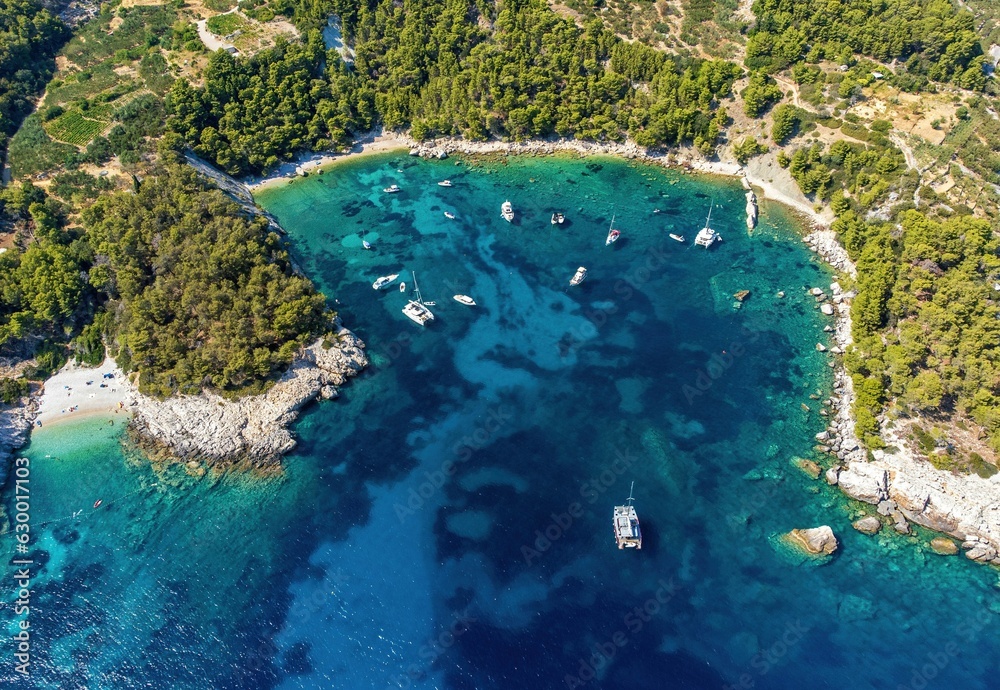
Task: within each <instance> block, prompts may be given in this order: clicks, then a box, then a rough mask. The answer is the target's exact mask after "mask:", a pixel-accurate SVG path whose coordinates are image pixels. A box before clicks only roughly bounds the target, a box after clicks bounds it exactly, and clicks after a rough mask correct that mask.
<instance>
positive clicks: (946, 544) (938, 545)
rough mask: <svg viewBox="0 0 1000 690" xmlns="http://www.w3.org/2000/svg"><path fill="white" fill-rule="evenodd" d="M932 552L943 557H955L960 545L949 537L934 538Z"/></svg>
mask: <svg viewBox="0 0 1000 690" xmlns="http://www.w3.org/2000/svg"><path fill="white" fill-rule="evenodd" d="M931 550H932V551H933V552H934V553H939V554H941V555H942V556H954V555H955V554H956V553H958V544H956V543H955V542H953V541H952V540H951V539H949V538H948V537H934V538H933V539H931Z"/></svg>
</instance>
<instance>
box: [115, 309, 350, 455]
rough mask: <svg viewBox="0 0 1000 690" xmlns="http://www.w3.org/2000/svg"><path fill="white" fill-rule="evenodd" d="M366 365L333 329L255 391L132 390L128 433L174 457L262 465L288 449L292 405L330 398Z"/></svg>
mask: <svg viewBox="0 0 1000 690" xmlns="http://www.w3.org/2000/svg"><path fill="white" fill-rule="evenodd" d="M367 363H368V360H367V358H366V357H365V354H364V343H362V342H361V340H360V339H359V338H358V337H357V336H355V335H354V334H353V333H351V332H350V331H348V330H346V329H341V330H340V331H339V332H338V333H337V335H336V338H335V342H333V343H332V346H331V347H329V348H326V347H324V343H323V340H322V339H321V340H318V341H317V342H315V343H313V345H311V346H310V347H308V348H306V350H305V351H304V352H303V353H302V354H301V355H300V356H299V357H297V358H296V359H295V361H294V362H293V363H292V365H291V366H290V367H289V369H288V371H287V372H285V374H284V375H283V376H282V377H281V379H280V380H279V381H278V382H277V383H275V384H274V385H273V386H272V387H271V388H270V389H269V390H268V391H267V392H266V393H263V394H261V395H252V396H247V397H244V398H240V399H239V400H226V399H224V398H222V397H220V396H218V395H215V394H213V393H208V392H203V393H201V394H199V395H193V396H189V395H186V396H175V397H172V398H168V399H166V400H156V399H154V398H150V397H149V396H146V395H142V394H140V393H135V392H133V393H132V394H130V396H129V402H128V404H127V406H128V408H129V410H130V411H131V412H132V413H133V417H132V422H131V430H132V432H133V433H134V434H135V435H136V436H137V438H138V440H139V441H140V443H142V444H144V445H150V444H152V445H153V446H155V447H159V448H162V449H165V450H166V451H167V452H169V454H170V455H172V456H174V457H176V458H178V459H181V460H185V461H189V460H198V461H204V462H206V463H208V464H225V463H230V462H236V461H247V462H249V463H250V464H251V465H253V466H264V465H268V464H271V463H274V462H276V461H277V460H278V459H280V457H281V456H282V455H283V454H285V453H287V452H288V451H289V450H291V449H292V448H293V447H295V439H294V438H293V437H292V434H291V432H290V431H289V429H288V427H289V425H290V424H291V423H292V422H293V421H294V420H295V419H296V417H298V411H299V409H301V407H302V406H303V405H305V404H306V403H307V402H309V401H311V400H314V399H315V398H316V397H317V396H322V397H324V398H331V397H335V396H336V395H337V391H336V387H337V386H341V385H343V384H344V382H345V381H346V380H347V379H348V378H349V377H351V376H355V375H356V374H358V373H359V372H360V371H361V370H362V368H364V367H365V366H366V365H367Z"/></svg>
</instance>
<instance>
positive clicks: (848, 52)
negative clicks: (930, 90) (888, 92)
mask: <svg viewBox="0 0 1000 690" xmlns="http://www.w3.org/2000/svg"><path fill="white" fill-rule="evenodd" d="M753 13H754V17H756V20H757V22H756V24H755V26H754V28H753V30H752V32H751V34H750V37H749V39H748V40H747V46H746V65H747V66H748V67H750V68H751V69H766V70H768V71H772V72H774V71H778V70H783V69H786V68H788V67H791V66H793V65H795V64H796V63H799V62H802V61H805V62H809V63H817V62H819V61H821V60H831V61H836V62H839V63H840V64H845V65H847V64H852V63H853V62H854V60H855V56H856V55H864V56H867V57H870V58H874V59H876V60H879V61H881V62H885V63H889V62H893V61H898V62H899V63H902V64H900V65H899V67H898V69H894V70H893V71H894V72H896V71H899V72H900V73H901V74H902V75H904V76H901V78H900V82H901V85H903V86H905V87H907V88H909V89H910V90H918V89H920V88H921V87H922V86H924V85H926V83H927V82H928V80H930V81H940V82H953V83H955V84H957V85H959V86H961V87H963V88H966V89H982V88H983V87H984V85H985V83H986V77H985V75H984V73H983V62H984V58H983V50H982V47H981V46H980V44H979V38H978V37H977V36H976V32H975V25H974V20H973V16H972V14H971V13H970V12H967V11H956V8H955V7H954V6H953V5H952V4H951V3H950V2H948V0H919V1H918V2H911V1H910V0H885V1H883V2H870V1H869V0H805V1H803V0H756V1H755V2H754V4H753Z"/></svg>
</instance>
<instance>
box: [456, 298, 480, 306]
mask: <svg viewBox="0 0 1000 690" xmlns="http://www.w3.org/2000/svg"><path fill="white" fill-rule="evenodd" d="M455 301H456V302H460V303H462V304H464V305H465V306H467V307H474V306H476V300H474V299H472V298H471V297H469V296H468V295H455Z"/></svg>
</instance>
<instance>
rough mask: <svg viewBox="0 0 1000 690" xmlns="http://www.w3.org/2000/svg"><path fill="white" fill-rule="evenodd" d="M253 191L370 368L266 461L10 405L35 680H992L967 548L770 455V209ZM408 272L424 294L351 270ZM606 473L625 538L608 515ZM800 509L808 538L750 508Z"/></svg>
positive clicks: (737, 203)
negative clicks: (957, 549) (741, 294)
mask: <svg viewBox="0 0 1000 690" xmlns="http://www.w3.org/2000/svg"><path fill="white" fill-rule="evenodd" d="M443 179H450V180H452V182H453V184H454V186H453V187H450V188H443V187H439V186H438V185H437V184H436V182H438V181H440V180H443ZM390 184H398V185H399V186H400V187H401V188H402V191H401V192H400V193H398V194H393V195H387V194H384V193H382V191H381V190H382V188H384V187H387V186H389V185H390ZM506 199H509V200H510V201H511V202H512V204H513V205H514V209H515V211H516V213H517V218H516V220H515V222H514V223H512V224H508V223H506V222H504V221H503V220H502V219H501V218H500V214H499V211H500V204H501V203H502V202H503V201H504V200H506ZM259 201H260V203H261V204H262V205H263V206H264V207H265V208H267V209H268V210H269V211H271V212H272V213H274V214H275V215H276V216H277V217H278V219H279V220H280V221H281V223H282V225H283V226H284V227H285V228H286V229H287V230H288V233H289V239H290V242H291V246H292V249H293V254H294V256H295V258H296V261H297V262H298V264H299V265H300V266H301V267H302V269H303V270H304V271H305V272H306V273H307V274H308V275H309V276H310V277H312V278H313V279H314V280H316V281H317V283H318V284H319V285H320V287H321V288H322V289H323V291H324V292H325V293H326V294H327V295H328V296H329V297H330V301H331V306H333V307H334V308H335V309H337V310H338V311H339V312H340V314H341V315H342V317H343V320H344V322H345V323H346V324H347V325H348V326H350V327H351V328H353V329H354V330H355V331H356V332H357V333H358V334H359V335H360V336H361V337H362V338H363V339H364V340H365V342H366V343H367V345H368V352H369V356H370V358H371V360H372V363H373V364H372V367H371V368H370V369H369V370H368V371H366V372H365V374H363V375H362V376H361V377H360V378H359V379H357V380H355V381H353V382H352V383H351V384H350V385H348V386H346V387H345V388H344V389H343V390H342V395H341V397H340V399H339V400H337V401H333V402H325V403H321V404H318V405H314V406H312V407H310V408H308V409H307V411H305V413H304V414H303V416H302V417H301V419H300V420H299V422H298V423H297V424H296V433H297V436H298V438H299V446H298V448H297V449H296V450H295V452H294V453H293V454H292V455H291V456H290V457H289V458H288V459H287V461H286V463H285V471H284V472H283V473H282V474H281V475H280V476H273V477H252V476H247V475H234V474H229V475H225V476H223V477H215V478H213V477H205V478H201V479H197V478H194V477H190V476H188V475H187V474H186V473H185V472H184V471H183V468H179V467H167V468H160V467H152V468H151V467H150V466H149V465H148V463H145V462H143V461H142V460H141V459H140V458H137V457H136V456H135V455H134V454H132V453H126V452H124V451H123V450H122V444H121V442H120V438H119V436H118V435H117V434H118V433H119V431H120V427H119V426H118V425H115V426H114V427H111V426H108V425H107V420H101V419H92V420H85V421H83V422H81V423H80V424H79V425H78V426H73V425H71V424H65V425H62V426H59V427H54V428H52V429H51V430H49V429H43V430H41V432H39V433H38V434H36V436H35V438H34V439H33V441H32V444H31V446H30V447H29V448H28V449H27V451H26V455H27V456H28V457H29V458H30V459H31V462H32V465H31V466H32V475H31V477H32V479H31V481H32V491H33V494H34V497H35V498H34V499H33V508H32V511H33V515H32V519H33V523H34V524H36V525H37V528H36V532H35V537H36V542H35V550H34V552H33V558H35V559H37V561H38V562H39V563H40V564H42V565H41V566H40V567H39V568H38V572H37V574H36V576H35V592H34V594H33V597H34V599H35V601H36V602H37V605H38V608H37V610H33V613H32V614H31V616H32V625H33V626H34V627H35V629H36V633H35V634H36V637H35V638H34V640H35V644H36V647H35V650H36V651H35V654H36V656H35V657H34V660H35V663H36V664H37V665H36V666H35V668H34V669H33V674H34V675H33V676H32V679H33V682H34V683H35V685H36V686H37V687H52V688H61V687H89V688H132V687H134V688H146V687H150V688H153V687H156V688H161V687H177V688H271V687H277V688H289V689H291V688H345V689H347V690H365V689H367V688H403V687H405V688H448V689H466V688H469V689H471V688H484V689H485V688H518V689H519V690H535V689H538V690H543V689H545V690H547V689H549V688H572V687H588V688H630V689H633V690H634V689H645V688H650V689H653V688H657V689H659V688H692V689H701V688H706V689H707V688H714V689H718V690H721V689H722V688H727V687H728V688H775V689H781V690H798V689H800V688H844V689H854V688H859V689H871V690H898V689H899V688H907V689H910V688H912V689H913V690H923V689H924V688H942V689H943V688H956V687H961V688H971V689H990V688H995V687H998V685H997V681H996V677H995V672H996V659H997V658H1000V649H998V647H1000V643H998V642H997V636H996V635H995V626H996V620H997V615H996V614H995V613H994V611H1000V607H998V605H997V574H996V571H995V570H991V569H988V568H984V567H981V566H976V565H973V564H970V563H968V562H966V561H965V560H964V559H962V558H961V557H941V556H937V555H935V554H933V553H931V552H930V551H929V549H928V547H927V542H928V541H929V539H930V537H931V535H930V534H928V533H925V532H922V531H918V532H917V533H916V534H915V535H913V536H910V537H902V536H898V535H895V534H888V533H883V534H881V535H879V536H876V537H868V536H864V535H861V534H859V533H857V532H855V531H854V530H853V529H852V528H851V526H850V522H851V520H852V519H855V518H856V517H857V516H858V515H860V514H861V513H862V512H863V511H864V510H866V509H865V507H863V506H861V505H859V504H856V503H852V502H850V501H848V500H846V499H845V498H844V497H843V496H842V495H841V494H840V493H839V492H838V491H837V490H836V489H835V488H831V487H828V486H827V485H826V484H825V483H823V482H822V481H814V480H812V479H809V478H808V477H807V476H805V475H804V474H803V473H802V472H801V471H800V470H798V469H797V468H796V467H795V466H794V465H793V464H792V462H791V461H792V459H793V458H795V457H809V458H815V459H817V460H819V461H820V462H821V463H824V466H826V464H828V461H826V460H824V459H822V458H819V457H817V456H815V455H814V454H813V451H812V446H813V444H814V441H813V436H814V435H815V434H816V433H817V432H818V431H820V430H822V429H823V426H824V419H823V418H822V417H821V416H820V415H819V414H818V410H819V408H820V407H821V406H822V404H821V401H822V399H823V398H825V397H827V396H828V395H829V393H830V385H831V370H830V368H829V367H828V366H827V362H828V355H827V354H824V353H819V352H817V351H816V348H815V345H816V343H817V342H823V343H826V344H827V345H829V344H830V343H829V340H828V336H827V334H825V333H824V332H823V327H824V325H826V324H827V323H828V321H827V320H826V317H824V316H822V315H821V314H820V313H819V312H818V310H817V309H816V308H815V307H816V305H815V302H814V301H813V299H812V298H811V297H810V296H809V295H808V294H807V290H808V288H811V287H814V286H822V287H826V286H828V285H829V283H830V281H831V279H832V278H831V275H830V274H829V272H828V271H827V269H826V268H825V267H824V266H823V265H822V264H820V263H818V262H817V261H816V259H815V257H814V256H813V255H811V254H810V253H809V252H808V251H807V250H806V249H805V247H804V246H803V244H802V243H801V241H800V240H799V239H798V235H797V231H796V227H795V220H794V219H793V218H792V217H791V216H789V215H788V214H787V213H785V212H784V211H783V209H782V208H780V207H777V206H775V205H773V204H769V203H767V202H764V203H763V204H762V208H761V212H762V218H761V224H760V226H759V227H758V229H757V230H756V231H754V233H753V234H752V235H748V233H747V230H746V225H745V221H744V215H743V208H744V205H745V201H744V198H743V190H742V189H741V188H740V186H739V184H738V183H735V182H733V181H732V180H721V179H714V178H704V177H696V176H690V175H681V174H679V173H678V172H677V171H673V170H665V169H661V168H656V167H650V166H645V165H640V164H635V163H631V162H627V161H622V160H615V159H611V158H588V159H576V158H572V157H569V156H555V157H546V158H509V159H495V160H492V161H490V160H482V161H467V160H459V161H456V160H453V159H450V160H446V161H422V160H417V159H414V158H410V157H408V156H406V155H405V154H396V153H392V154H384V155H377V156H371V157H365V158H361V159H358V160H354V161H348V162H345V163H341V164H338V165H337V166H335V167H333V168H332V169H329V170H327V171H325V172H324V174H323V175H315V174H314V175H311V176H310V177H308V178H306V179H298V180H296V181H294V182H293V183H291V184H288V183H285V182H282V183H281V184H280V185H279V186H277V187H274V188H271V189H269V190H266V191H263V192H261V193H260V194H259ZM710 205H713V211H712V226H713V227H715V228H716V229H717V230H718V231H719V232H720V233H721V234H722V236H723V238H724V240H723V242H722V243H721V244H719V245H718V246H716V247H713V248H712V249H711V250H710V251H705V250H703V249H701V248H696V247H694V246H692V243H691V241H692V240H693V238H694V235H695V234H696V233H697V231H698V229H699V228H700V227H701V226H702V225H703V224H704V220H705V216H706V214H707V213H708V209H709V206H710ZM445 211H448V212H450V213H453V214H454V215H455V216H456V218H455V219H454V220H450V219H447V218H446V217H445V216H444V212H445ZM553 211H563V212H565V213H566V215H567V217H568V222H567V223H566V224H565V225H564V226H561V227H555V226H552V225H551V224H550V223H549V216H550V214H551V213H552V212H553ZM612 216H614V218H615V221H614V225H615V227H616V228H619V229H621V231H622V239H621V240H620V241H619V242H618V243H617V244H616V245H615V246H613V247H606V246H605V244H604V238H605V235H606V234H607V231H608V227H609V224H610V223H611V219H612ZM671 232H672V233H677V234H683V235H685V236H686V238H687V243H686V244H683V245H682V244H679V243H677V242H674V241H673V240H670V239H669V238H668V237H667V234H668V233H671ZM363 239H367V240H368V241H369V242H371V243H372V244H373V245H374V247H375V248H374V250H373V251H364V250H363V249H362V247H361V243H362V240H363ZM581 265H582V266H586V267H587V268H588V269H589V276H588V278H587V280H586V282H585V283H584V284H583V285H582V286H580V287H578V288H570V287H569V285H568V281H569V279H570V277H571V276H572V275H573V273H574V271H575V270H576V268H577V267H578V266H581ZM412 272H416V278H417V280H418V281H419V285H420V288H421V292H422V294H423V297H424V298H425V299H426V300H430V301H434V302H435V303H436V304H435V305H434V306H432V307H431V309H432V311H434V313H435V314H436V316H437V318H436V319H435V321H434V322H433V323H432V324H431V325H430V326H429V327H427V328H421V327H419V326H417V325H416V324H414V323H412V322H410V321H409V320H407V319H406V318H405V317H404V316H403V314H402V313H401V311H400V310H401V308H402V307H403V305H404V304H405V303H406V299H407V295H403V294H400V293H399V291H398V288H397V287H396V285H395V284H394V285H393V286H392V287H391V288H390V289H387V290H384V291H381V292H376V291H374V290H373V289H372V287H371V283H372V281H373V280H375V278H377V277H378V276H381V275H386V274H390V273H400V274H401V276H400V278H401V279H402V280H405V281H406V283H407V285H408V288H412V285H413V276H412ZM397 283H398V281H397ZM743 289H748V290H750V291H751V296H750V297H749V299H748V300H747V301H746V302H745V303H744V304H743V306H742V307H741V308H736V306H735V300H734V298H733V294H734V293H735V292H737V291H739V290H743ZM779 291H784V293H785V297H784V298H778V297H777V293H778V292H779ZM455 294H468V295H471V296H472V297H474V298H475V300H476V301H477V303H478V304H477V306H476V307H466V306H464V305H461V304H459V303H458V302H456V301H454V300H453V299H452V296H453V295H455ZM803 405H805V406H807V407H808V408H809V409H808V410H806V409H804V408H803ZM632 481H634V482H635V496H636V507H637V509H638V511H639V515H640V517H641V519H642V524H643V532H644V547H643V549H642V551H641V552H635V553H634V552H623V551H619V550H618V549H617V548H615V545H614V540H613V536H612V532H611V520H610V516H611V510H612V507H613V506H614V505H615V504H616V503H620V502H622V501H623V500H624V499H625V498H626V497H627V496H628V493H629V487H630V484H631V482H632ZM98 497H103V498H104V499H105V503H104V504H103V505H102V507H101V508H99V509H96V510H95V509H93V508H92V504H93V501H94V500H96V498H98ZM13 498H14V497H13V493H12V491H11V490H10V489H8V490H7V491H6V493H5V496H4V504H5V505H6V506H7V509H8V511H10V510H12V507H13ZM81 509H82V510H83V513H81V514H80V515H78V516H77V517H76V518H73V517H70V518H69V519H62V520H61V521H59V522H52V521H53V520H57V519H61V518H66V516H72V514H73V512H74V511H76V510H81ZM821 524H828V525H830V526H831V527H832V528H833V529H834V531H835V533H836V534H837V536H838V538H839V539H840V542H841V549H840V551H839V552H838V554H837V555H836V556H835V557H834V558H833V559H832V560H831V561H830V562H828V563H826V564H823V565H813V564H811V563H808V562H802V560H801V559H800V558H798V557H797V556H796V555H795V554H793V553H789V552H788V551H787V550H786V549H785V548H784V547H783V546H782V544H781V543H780V542H779V541H778V540H777V539H776V535H779V534H781V533H783V532H786V531H788V530H790V529H792V528H796V527H812V526H816V525H821ZM3 539H4V541H3V542H2V543H0V547H2V548H5V549H7V550H8V552H9V553H13V541H12V540H11V538H10V537H9V536H7V537H4V538H3ZM11 593H12V592H11ZM9 599H10V597H9V596H7V593H5V599H4V600H5V601H8V600H9ZM11 630H12V629H11ZM8 649H9V647H8ZM9 658H10V655H9V654H8V655H7V656H6V657H3V659H2V661H0V669H2V670H0V680H2V681H4V682H11V683H13V682H14V681H15V680H16V677H15V674H14V672H13V666H12V664H10V663H7V659H9Z"/></svg>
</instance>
